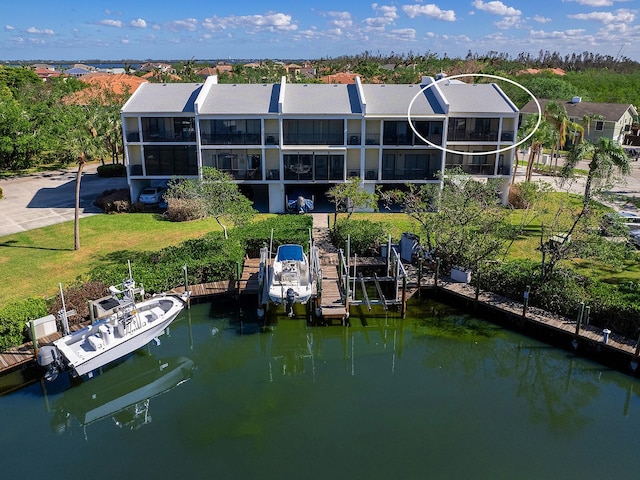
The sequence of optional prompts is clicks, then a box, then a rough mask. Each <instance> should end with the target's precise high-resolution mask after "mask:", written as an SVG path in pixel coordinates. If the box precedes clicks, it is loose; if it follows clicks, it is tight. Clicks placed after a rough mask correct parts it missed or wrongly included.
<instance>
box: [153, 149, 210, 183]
mask: <svg viewBox="0 0 640 480" xmlns="http://www.w3.org/2000/svg"><path fill="white" fill-rule="evenodd" d="M144 159H145V164H146V172H147V175H160V176H163V177H170V176H173V175H197V174H198V161H197V156H196V148H195V146H187V145H184V146H183V145H162V146H147V147H145V149H144Z"/></svg>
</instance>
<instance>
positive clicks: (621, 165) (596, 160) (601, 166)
mask: <svg viewBox="0 0 640 480" xmlns="http://www.w3.org/2000/svg"><path fill="white" fill-rule="evenodd" d="M589 156H591V161H590V162H589V172H588V173H587V179H586V182H585V187H584V198H583V200H582V208H581V209H580V212H579V213H578V215H577V216H576V217H575V219H574V221H573V224H572V225H571V227H570V229H569V231H568V232H566V233H564V234H563V235H556V236H555V239H549V240H547V241H546V242H543V241H542V237H541V239H540V250H541V251H542V277H543V278H547V277H548V276H550V275H551V274H552V272H553V269H554V267H555V265H557V263H558V262H559V261H560V260H562V259H563V258H566V256H567V255H568V254H569V252H570V238H571V235H572V234H573V232H574V230H575V229H576V227H577V226H578V224H579V223H580V221H581V220H582V218H583V217H585V216H586V215H587V214H588V212H589V205H590V203H591V200H592V198H593V187H594V186H596V185H598V186H607V185H611V183H612V181H613V180H614V178H615V177H616V174H621V175H628V174H629V173H631V165H630V163H629V157H627V155H626V153H625V152H624V149H623V148H622V146H621V145H620V144H619V143H618V142H616V141H614V140H612V139H611V138H607V137H600V138H599V139H598V141H597V142H596V143H593V144H592V143H589V142H583V143H580V144H577V145H574V146H573V148H572V149H571V150H570V151H569V155H567V159H566V162H565V164H564V166H563V168H562V176H563V177H564V178H570V177H571V176H573V168H574V167H575V166H576V165H577V164H578V162H579V161H580V160H583V159H585V158H588V157H589Z"/></svg>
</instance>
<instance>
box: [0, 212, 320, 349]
mask: <svg viewBox="0 0 640 480" xmlns="http://www.w3.org/2000/svg"><path fill="white" fill-rule="evenodd" d="M312 224H313V222H312V219H311V217H310V216H307V215H305V216H302V215H300V216H295V215H281V216H277V217H273V218H269V219H267V220H265V221H262V222H256V223H252V224H251V225H247V226H246V227H242V228H236V229H232V230H231V231H230V235H229V238H228V239H227V240H225V239H224V237H223V235H222V233H221V232H214V233H210V234H208V235H205V236H203V237H201V238H197V239H191V240H186V241H184V242H182V243H181V244H180V245H177V246H173V247H167V248H164V249H162V250H159V251H153V252H142V253H139V252H135V253H132V252H129V251H118V252H113V253H111V254H109V255H108V258H107V259H106V260H105V261H104V262H103V263H102V264H101V265H100V266H98V267H96V268H94V269H93V270H92V271H91V272H89V274H88V280H87V281H86V282H84V283H81V284H79V285H74V286H72V287H69V288H68V289H67V290H65V291H64V296H65V304H66V307H67V309H68V310H71V309H75V310H76V311H77V312H78V313H79V315H77V316H74V317H73V318H71V319H70V323H71V324H73V323H79V322H80V321H83V320H87V319H88V315H89V313H88V309H87V301H88V300H89V299H96V298H100V297H102V296H105V295H107V294H108V290H107V286H108V285H119V284H120V283H122V282H123V281H124V280H125V279H126V278H128V276H129V272H128V261H130V262H131V270H132V274H133V277H134V279H135V280H136V282H138V284H142V285H143V286H144V289H145V291H146V292H147V293H149V294H153V293H159V292H164V291H167V290H170V289H172V288H174V287H177V286H180V285H184V268H183V267H184V266H186V267H187V273H188V279H187V281H188V283H189V285H195V284H198V283H208V282H216V281H220V280H228V279H232V278H236V276H237V273H238V266H239V265H241V264H242V261H243V259H244V257H245V255H246V254H249V255H253V252H254V251H257V252H259V250H260V247H261V246H263V245H268V244H269V239H270V236H271V230H272V229H273V231H274V247H276V246H277V245H279V244H281V243H299V244H302V245H308V240H309V229H310V228H311V227H312ZM60 308H61V299H60V297H59V296H56V297H54V298H53V299H50V301H49V302H47V301H45V300H44V299H28V300H24V301H20V302H14V303H12V304H9V305H6V306H4V307H2V308H1V309H0V351H2V350H5V349H7V348H10V347H13V346H17V345H21V344H22V343H24V342H25V341H26V335H27V329H26V324H27V322H28V321H29V320H33V319H36V318H40V317H43V316H46V315H47V314H49V313H56V312H58V311H59V309H60Z"/></svg>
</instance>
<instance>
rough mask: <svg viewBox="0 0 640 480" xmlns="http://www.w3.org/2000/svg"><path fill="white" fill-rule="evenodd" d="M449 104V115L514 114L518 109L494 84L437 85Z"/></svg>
mask: <svg viewBox="0 0 640 480" xmlns="http://www.w3.org/2000/svg"><path fill="white" fill-rule="evenodd" d="M438 86H439V87H440V90H441V91H442V94H443V95H444V97H445V99H446V101H447V103H448V104H449V114H450V115H453V114H455V113H458V112H459V113H461V114H465V113H473V114H478V113H486V112H491V113H501V114H509V113H516V112H517V111H518V109H517V108H516V106H515V105H513V104H512V103H511V101H508V100H507V98H508V97H507V96H506V95H505V94H504V93H503V92H502V90H501V89H500V88H499V87H498V86H497V85H496V84H494V83H474V84H468V83H464V82H460V81H446V80H445V81H441V82H439V83H438Z"/></svg>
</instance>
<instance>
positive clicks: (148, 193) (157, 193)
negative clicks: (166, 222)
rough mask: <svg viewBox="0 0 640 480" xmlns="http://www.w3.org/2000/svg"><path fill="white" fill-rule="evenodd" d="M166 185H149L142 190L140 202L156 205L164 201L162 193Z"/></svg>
mask: <svg viewBox="0 0 640 480" xmlns="http://www.w3.org/2000/svg"><path fill="white" fill-rule="evenodd" d="M165 190H166V189H165V188H164V187H147V188H145V189H144V190H142V192H140V196H139V197H138V201H139V202H140V203H144V204H145V205H155V204H157V203H162V202H163V199H162V194H163V193H164V192H165Z"/></svg>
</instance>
